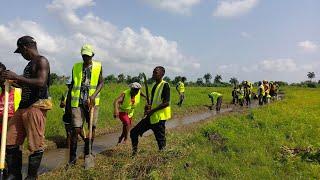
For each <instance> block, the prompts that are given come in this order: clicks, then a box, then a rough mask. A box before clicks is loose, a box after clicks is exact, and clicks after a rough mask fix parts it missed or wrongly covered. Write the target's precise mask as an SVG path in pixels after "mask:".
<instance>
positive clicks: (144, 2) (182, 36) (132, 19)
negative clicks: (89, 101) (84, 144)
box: [0, 0, 320, 82]
mask: <svg viewBox="0 0 320 180" xmlns="http://www.w3.org/2000/svg"><path fill="white" fill-rule="evenodd" d="M2 1H3V2H2V4H4V6H2V7H1V11H0V61H1V62H3V63H4V64H5V65H6V66H7V67H8V69H12V70H13V71H15V72H17V73H19V74H22V70H23V68H24V67H25V65H26V63H27V61H25V60H24V59H23V58H22V57H21V56H20V55H19V54H14V53H13V51H14V50H15V48H16V41H17V39H18V38H19V37H21V36H23V35H30V36H33V37H34V38H35V39H36V41H37V44H38V48H39V51H40V53H41V54H42V55H44V56H46V57H47V58H48V59H49V62H50V66H51V72H55V73H57V74H61V75H67V76H70V75H71V70H72V65H73V64H74V63H75V62H78V61H81V55H80V49H81V46H82V45H83V44H85V43H89V44H92V45H93V47H94V49H95V57H94V58H95V59H96V60H99V61H101V62H102V63H103V73H104V75H105V76H106V75H109V74H115V75H118V74H120V73H124V74H129V75H138V74H139V72H146V73H147V74H148V75H149V76H150V75H151V73H152V70H153V68H154V67H155V66H158V65H162V66H164V67H165V68H166V75H168V76H170V77H172V78H173V77H175V76H178V75H179V76H186V77H187V79H188V80H196V79H197V78H201V77H203V75H204V74H205V73H211V74H212V75H213V76H215V75H216V74H220V75H222V77H223V80H224V81H229V79H230V78H231V77H236V78H237V79H238V80H250V81H258V80H262V79H267V80H283V81H287V82H300V81H304V80H307V72H309V71H313V72H315V73H316V79H320V78H319V77H320V70H319V69H320V21H319V19H320V11H319V7H320V1H319V0H281V1H279V0H122V1H119V0H30V1H21V0H10V1H9V0H2Z"/></svg>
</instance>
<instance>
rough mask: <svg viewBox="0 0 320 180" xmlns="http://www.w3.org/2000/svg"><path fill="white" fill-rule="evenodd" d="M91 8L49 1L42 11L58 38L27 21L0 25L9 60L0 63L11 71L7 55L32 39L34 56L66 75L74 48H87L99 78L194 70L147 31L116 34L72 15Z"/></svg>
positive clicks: (75, 57)
mask: <svg viewBox="0 0 320 180" xmlns="http://www.w3.org/2000/svg"><path fill="white" fill-rule="evenodd" d="M94 4H95V2H93V1H92V0H72V1H70V0H54V1H53V2H52V3H51V4H49V5H48V6H47V8H48V10H49V11H50V12H51V13H52V14H54V15H56V16H57V17H58V18H59V20H60V21H61V22H63V26H62V28H65V29H64V30H65V31H64V32H65V33H64V34H59V35H53V34H50V33H49V32H47V30H46V29H45V28H44V27H42V26H41V25H40V24H38V23H36V22H33V21H27V20H15V21H14V22H12V23H9V24H7V25H0V38H1V41H0V48H1V50H0V54H10V55H9V56H7V57H3V58H4V60H6V63H7V64H9V65H11V66H13V64H12V63H11V62H17V61H15V60H14V59H15V58H16V57H17V55H14V54H13V53H12V52H13V51H14V49H15V48H16V40H17V38H19V37H20V36H23V35H26V34H27V35H31V36H33V37H34V38H35V39H36V41H37V42H38V47H39V49H40V52H41V53H43V54H44V55H45V56H47V57H48V59H49V61H50V62H51V68H52V70H53V71H54V72H58V73H64V74H67V75H68V74H70V71H71V70H70V69H71V67H72V64H73V63H74V62H76V61H79V60H81V56H80V47H81V46H82V44H84V43H91V44H93V46H94V47H95V50H96V53H95V54H96V58H98V60H100V61H102V62H103V65H104V67H105V69H104V71H105V72H104V73H105V74H110V73H122V72H123V73H131V74H132V73H135V74H137V73H138V72H141V71H147V72H151V71H152V68H153V67H155V66H156V65H162V66H164V67H166V68H167V69H168V70H167V71H168V72H171V73H172V74H173V73H181V72H184V71H188V70H191V69H195V68H199V67H200V64H199V63H197V62H196V60H195V59H193V58H192V57H188V56H186V55H184V54H183V53H181V52H180V50H179V47H178V44H177V42H175V41H170V40H167V39H166V38H164V37H162V36H157V35H154V34H152V33H151V32H150V31H149V30H148V29H147V28H144V27H141V28H140V30H139V31H134V30H133V29H132V28H130V27H126V28H124V29H122V30H119V29H118V27H117V26H116V25H113V24H112V23H110V22H107V21H105V20H103V19H101V18H99V17H97V16H95V15H93V14H92V13H88V14H86V15H84V16H83V17H81V16H79V15H77V13H76V10H77V9H78V8H83V7H88V6H92V5H94ZM4 51H5V52H4ZM19 57H20V56H19ZM0 61H1V60H0Z"/></svg>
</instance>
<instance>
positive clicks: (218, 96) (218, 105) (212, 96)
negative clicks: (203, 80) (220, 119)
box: [208, 92, 222, 112]
mask: <svg viewBox="0 0 320 180" xmlns="http://www.w3.org/2000/svg"><path fill="white" fill-rule="evenodd" d="M208 96H209V98H210V100H211V107H210V110H212V109H213V106H214V101H215V100H216V101H217V102H216V111H217V112H220V109H221V104H222V94H220V93H218V92H211V93H210V94H208Z"/></svg>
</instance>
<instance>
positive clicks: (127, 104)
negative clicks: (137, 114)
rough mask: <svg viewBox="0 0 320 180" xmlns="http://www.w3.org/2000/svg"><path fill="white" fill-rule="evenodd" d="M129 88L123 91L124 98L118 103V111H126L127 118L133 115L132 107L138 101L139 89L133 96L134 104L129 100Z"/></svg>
mask: <svg viewBox="0 0 320 180" xmlns="http://www.w3.org/2000/svg"><path fill="white" fill-rule="evenodd" d="M130 92H131V89H127V90H125V91H123V94H124V99H123V102H122V104H121V105H120V107H119V108H120V111H121V112H126V113H128V116H129V118H131V117H133V113H134V109H135V108H136V107H137V105H138V104H139V103H140V90H139V92H138V94H137V95H136V96H135V97H134V104H132V102H131V94H130Z"/></svg>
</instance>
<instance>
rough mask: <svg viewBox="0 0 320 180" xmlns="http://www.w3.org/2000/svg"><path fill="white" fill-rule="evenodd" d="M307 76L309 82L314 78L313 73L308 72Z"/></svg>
mask: <svg viewBox="0 0 320 180" xmlns="http://www.w3.org/2000/svg"><path fill="white" fill-rule="evenodd" d="M307 76H308V78H309V79H310V82H311V81H312V79H313V78H315V77H316V74H315V73H314V72H308V74H307Z"/></svg>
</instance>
